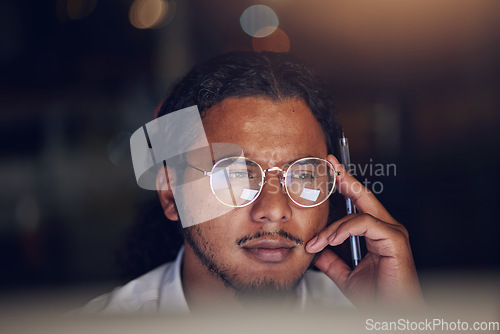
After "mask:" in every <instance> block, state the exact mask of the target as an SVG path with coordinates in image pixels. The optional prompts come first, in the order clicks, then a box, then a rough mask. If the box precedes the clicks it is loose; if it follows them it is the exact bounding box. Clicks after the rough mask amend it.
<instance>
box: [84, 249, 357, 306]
mask: <svg viewBox="0 0 500 334" xmlns="http://www.w3.org/2000/svg"><path fill="white" fill-rule="evenodd" d="M183 254H184V247H182V248H181V249H180V251H179V253H178V255H177V258H176V260H175V261H173V262H169V263H166V264H164V265H162V266H160V267H158V268H156V269H153V270H152V271H150V272H148V273H146V274H144V275H142V276H140V277H139V278H136V279H134V280H133V281H130V282H129V283H127V284H125V285H124V286H121V287H118V288H116V289H114V290H113V291H112V292H111V293H108V294H105V295H102V296H100V297H97V298H95V299H94V300H92V301H90V302H89V303H88V304H87V305H86V306H85V307H84V309H83V312H85V313H87V312H89V313H103V314H130V313H175V314H189V313H190V310H189V306H188V304H187V302H186V298H185V296H184V290H183V288H182V280H181V266H182V259H183ZM297 294H298V296H299V303H298V307H299V309H301V310H304V309H305V308H306V307H310V306H313V307H326V308H334V307H349V308H351V307H353V305H352V304H351V302H350V301H349V300H348V299H347V298H346V297H345V296H344V295H343V294H342V292H341V291H340V289H339V288H338V287H337V285H335V283H334V282H333V281H332V280H331V279H330V278H329V277H328V276H326V275H325V274H324V273H322V272H317V271H312V270H308V271H307V272H306V274H305V275H304V278H303V279H302V280H301V282H300V283H299V285H298V287H297Z"/></svg>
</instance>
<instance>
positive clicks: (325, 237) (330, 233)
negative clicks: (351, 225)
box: [306, 214, 357, 253]
mask: <svg viewBox="0 0 500 334" xmlns="http://www.w3.org/2000/svg"><path fill="white" fill-rule="evenodd" d="M356 216H357V215H356V214H352V215H348V216H345V217H343V218H341V219H339V220H337V221H336V222H334V223H332V224H330V225H328V226H327V227H325V228H324V229H323V230H322V231H321V232H319V233H318V234H317V235H316V236H315V237H314V238H312V239H311V240H310V241H309V242H308V243H307V244H306V251H307V252H309V253H318V252H321V251H322V250H323V249H324V248H325V247H326V246H327V245H328V244H329V243H330V242H331V241H332V240H333V238H334V237H335V232H336V230H337V228H338V227H339V225H340V224H342V223H343V222H346V221H348V220H350V219H353V218H355V217H356Z"/></svg>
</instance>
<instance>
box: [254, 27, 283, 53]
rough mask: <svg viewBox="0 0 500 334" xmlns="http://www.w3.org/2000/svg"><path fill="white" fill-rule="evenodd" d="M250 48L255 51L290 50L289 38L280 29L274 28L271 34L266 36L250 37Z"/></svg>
mask: <svg viewBox="0 0 500 334" xmlns="http://www.w3.org/2000/svg"><path fill="white" fill-rule="evenodd" d="M263 29H264V28H263ZM252 48H253V50H254V51H256V52H262V51H271V52H288V51H290V39H289V38H288V35H287V34H286V33H285V32H284V31H283V30H282V29H280V28H276V29H275V30H274V32H273V33H272V34H270V35H268V36H266V37H261V38H258V37H254V38H252Z"/></svg>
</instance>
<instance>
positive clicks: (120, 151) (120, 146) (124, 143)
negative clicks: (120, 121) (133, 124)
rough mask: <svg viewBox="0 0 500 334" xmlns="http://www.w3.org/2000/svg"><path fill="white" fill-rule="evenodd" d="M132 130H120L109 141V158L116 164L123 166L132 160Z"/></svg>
mask: <svg viewBox="0 0 500 334" xmlns="http://www.w3.org/2000/svg"><path fill="white" fill-rule="evenodd" d="M131 136H132V134H131V133H130V132H125V131H124V132H120V133H118V134H117V135H116V136H115V137H113V138H112V139H111V140H110V141H109V143H108V157H109V160H110V161H111V162H112V163H113V164H115V165H116V166H121V165H123V164H124V163H125V161H127V160H130V137H131Z"/></svg>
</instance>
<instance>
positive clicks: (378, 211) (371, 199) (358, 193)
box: [327, 154, 397, 223]
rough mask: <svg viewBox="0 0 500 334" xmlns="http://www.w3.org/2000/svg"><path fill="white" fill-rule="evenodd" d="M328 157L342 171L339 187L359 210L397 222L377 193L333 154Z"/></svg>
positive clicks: (337, 169) (338, 180)
mask: <svg viewBox="0 0 500 334" xmlns="http://www.w3.org/2000/svg"><path fill="white" fill-rule="evenodd" d="M327 159H328V161H330V162H331V163H332V164H333V166H334V167H335V170H336V171H338V172H340V175H339V176H337V182H338V183H337V187H338V189H339V191H340V193H341V194H342V195H344V196H347V197H348V198H350V199H351V200H352V202H353V204H354V205H355V206H356V207H357V208H358V211H359V212H364V213H369V214H371V215H372V216H374V217H378V218H380V219H382V220H383V221H386V222H389V223H397V222H396V220H395V219H394V218H393V217H392V216H391V215H390V214H389V212H387V210H386V209H385V208H384V206H383V205H382V204H381V203H380V202H379V201H378V200H377V198H376V197H375V195H374V194H373V193H372V192H371V191H370V190H368V189H367V188H366V187H365V186H363V184H362V183H361V182H359V181H358V180H356V178H354V177H353V176H352V175H350V174H349V173H348V172H347V170H346V169H345V168H344V166H342V164H341V163H339V162H338V160H337V159H336V158H335V157H334V156H333V155H331V154H329V155H328V157H327Z"/></svg>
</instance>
